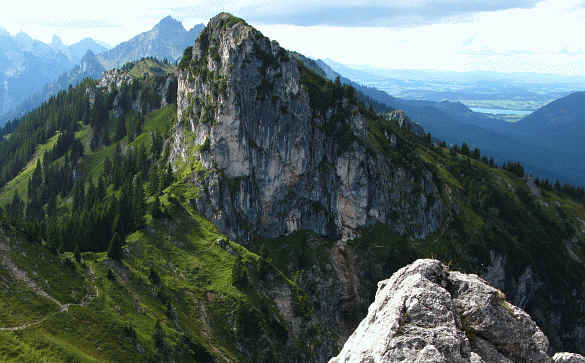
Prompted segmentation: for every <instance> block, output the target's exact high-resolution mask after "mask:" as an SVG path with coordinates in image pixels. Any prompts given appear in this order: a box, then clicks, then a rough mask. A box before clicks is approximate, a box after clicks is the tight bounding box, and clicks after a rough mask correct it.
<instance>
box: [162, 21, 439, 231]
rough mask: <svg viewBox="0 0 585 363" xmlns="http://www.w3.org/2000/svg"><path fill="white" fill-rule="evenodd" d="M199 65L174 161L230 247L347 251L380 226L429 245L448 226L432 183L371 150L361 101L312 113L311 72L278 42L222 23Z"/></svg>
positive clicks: (194, 62) (185, 90)
mask: <svg viewBox="0 0 585 363" xmlns="http://www.w3.org/2000/svg"><path fill="white" fill-rule="evenodd" d="M191 55H192V58H191V59H183V61H182V62H181V63H182V65H181V67H180V68H181V69H180V71H179V88H178V115H177V116H178V123H177V126H176V127H175V129H174V132H173V141H172V144H171V153H170V160H171V162H172V163H173V165H174V167H175V169H176V170H184V169H187V173H185V174H186V175H187V176H186V177H187V178H190V180H189V181H190V182H191V183H192V184H193V185H194V186H195V187H197V188H198V189H199V191H200V193H199V195H198V198H196V199H194V200H193V201H192V203H193V205H194V207H195V208H196V209H197V210H198V211H199V212H201V213H202V214H203V215H205V216H206V217H207V218H208V219H210V220H211V221H212V222H213V223H214V224H215V225H216V226H218V228H219V229H220V230H221V231H222V232H223V233H226V234H227V235H228V236H229V237H230V238H233V239H238V240H248V239H250V238H252V236H255V235H256V236H258V235H260V236H264V237H278V236H282V235H286V234H290V233H293V232H295V231H299V230H310V231H313V232H316V233H318V234H320V235H324V236H330V237H333V238H335V239H342V240H346V239H351V238H354V237H356V235H357V234H358V233H359V229H360V228H362V227H364V226H367V225H372V224H375V223H384V224H387V225H389V226H391V227H392V229H393V230H395V231H396V232H398V233H409V234H410V235H412V236H414V237H415V238H425V237H427V236H428V235H429V234H431V233H433V232H435V231H437V230H438V228H439V226H440V225H441V222H442V221H444V220H445V219H446V216H447V214H448V210H447V209H448V208H446V207H445V206H444V205H443V202H442V200H441V197H440V191H439V190H438V188H437V186H436V184H435V181H434V180H433V177H432V174H431V172H430V171H428V170H417V172H416V173H414V172H412V171H409V170H408V169H407V168H404V167H403V166H402V165H400V164H399V163H398V162H394V161H393V160H391V159H390V158H384V157H380V155H375V153H373V152H372V150H371V149H370V150H368V147H367V146H368V143H369V140H368V137H369V136H368V135H369V131H370V130H369V127H368V116H366V113H364V112H363V110H361V109H360V107H359V106H358V104H357V103H356V101H355V99H353V98H352V97H351V96H348V95H341V96H340V97H339V100H338V101H337V102H338V105H339V107H338V109H336V108H335V102H331V104H329V105H327V104H325V105H324V106H322V105H321V106H322V107H321V106H318V105H316V104H315V100H312V99H311V90H310V86H308V85H307V83H306V80H304V78H303V77H306V75H307V74H308V73H307V72H310V71H309V70H308V69H309V68H308V67H305V66H304V65H303V64H304V63H303V61H302V60H300V58H298V57H296V56H295V55H294V54H292V53H289V52H288V51H286V50H284V49H283V48H281V47H280V46H279V45H278V43H276V42H275V41H270V40H269V39H268V38H266V37H264V36H263V35H262V34H260V33H259V32H258V31H256V30H255V29H253V28H252V27H250V26H249V25H247V24H246V23H245V22H243V21H240V20H239V19H237V18H234V17H232V16H231V15H229V14H220V15H218V16H216V17H215V18H213V19H211V20H210V22H209V24H208V26H207V28H206V29H205V30H204V31H203V32H202V33H201V35H200V37H199V38H198V40H197V41H196V42H195V44H194V46H193V49H192V51H191ZM339 108H341V109H342V110H343V112H338V111H339ZM340 115H341V116H340ZM392 117H393V118H395V120H393V122H395V123H397V124H398V125H399V127H400V125H404V124H405V122H406V121H405V120H406V116H405V115H404V114H403V113H401V112H395V113H393V115H392ZM410 124H412V125H413V127H414V124H413V123H409V125H410ZM409 127H410V126H409ZM340 135H343V137H342V136H340ZM388 135H389V136H388V137H389V138H391V142H392V144H393V145H394V146H396V145H397V144H399V143H400V142H401V140H399V139H397V137H396V135H394V134H392V135H390V134H388ZM342 139H343V140H344V141H343V140H342ZM196 165H198V167H196ZM201 167H202V168H203V169H205V172H204V173H201V172H199V173H197V172H195V173H190V172H189V171H190V170H191V171H195V170H201Z"/></svg>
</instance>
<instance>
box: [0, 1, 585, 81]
mask: <svg viewBox="0 0 585 363" xmlns="http://www.w3.org/2000/svg"><path fill="white" fill-rule="evenodd" d="M534 3H535V1H534V0H506V1H503V0H496V1H484V0H481V1H480V0H433V1H431V0H393V1H388V0H384V1H382V0H370V1H364V0H345V1H343V0H335V1H334V0H324V1H309V0H299V1H298V2H294V3H293V2H290V1H283V0H278V1H277V0H272V1H268V0H217V1H206V0H165V1H164V2H161V1H160V0H141V1H129V0H125V1H120V0H100V1H83V2H81V1H79V0H53V1H42V2H41V1H37V0H19V1H16V2H10V3H7V4H3V6H2V12H1V13H0V26H3V27H5V28H7V29H8V30H9V31H10V32H11V33H16V32H18V31H20V30H23V31H25V32H27V33H29V34H30V35H31V36H33V37H34V38H37V39H41V40H43V41H46V42H48V41H50V39H51V37H52V35H53V34H57V35H59V36H61V37H62V38H63V40H64V41H65V43H72V42H74V41H77V40H80V39H82V38H84V37H92V38H94V39H98V40H102V41H106V42H108V43H110V44H112V45H114V44H117V43H119V42H120V41H123V40H127V39H129V38H130V37H132V36H134V35H136V34H138V33H140V32H143V31H146V30H148V29H150V28H152V26H154V25H155V24H156V23H157V22H158V21H159V20H160V19H161V18H163V17H164V16H166V15H172V16H174V17H175V18H177V19H179V20H182V21H183V22H184V24H185V26H187V27H190V26H193V25H194V24H195V23H199V22H205V21H207V19H209V17H211V16H213V15H215V14H216V13H217V12H219V11H224V10H225V11H230V12H233V13H234V14H236V15H241V12H246V11H248V12H250V11H252V10H253V11H255V13H253V14H250V15H251V18H247V20H248V21H249V22H250V23H251V24H252V25H255V26H257V27H258V28H259V29H260V30H262V31H263V32H264V33H265V34H266V35H267V36H269V37H271V38H273V39H276V40H278V41H279V42H280V43H281V44H282V45H283V46H285V47H287V48H290V49H293V50H297V51H299V52H301V53H304V54H306V55H309V56H313V57H318V58H331V59H334V60H336V61H339V62H342V63H346V64H364V65H370V66H376V67H382V68H408V69H442V70H462V71H463V70H499V71H511V72H514V71H526V72H554V73H563V74H581V75H585V43H584V42H583V40H582V34H585V21H583V20H584V19H585V4H584V2H583V0H543V1H541V2H539V3H537V4H536V5H535V6H533V4H534ZM291 4H294V5H291ZM488 6H490V7H488ZM510 7H512V8H510ZM514 7H520V8H514ZM458 8H460V9H459V10H457V9H458ZM320 9H321V10H320ZM331 9H337V10H338V12H337V13H335V12H330V11H331ZM344 9H345V10H344ZM347 9H349V10H356V9H358V10H359V9H362V10H360V12H358V11H357V10H356V12H355V13H356V14H358V15H359V14H362V13H367V11H368V9H370V10H372V9H374V10H375V9H382V10H384V11H387V10H388V9H394V10H393V11H394V12H395V13H396V14H397V16H395V17H392V16H391V14H390V15H389V14H388V13H384V14H382V15H381V16H377V15H376V14H373V15H371V18H370V20H372V21H373V22H374V24H373V25H374V26H367V27H364V26H363V24H362V23H363V22H364V20H360V22H353V23H351V24H349V25H352V26H351V27H350V26H346V25H348V24H347V23H348V18H347V14H348V12H347ZM363 9H365V10H363ZM478 9H484V10H490V11H483V12H475V11H476V10H478ZM493 9H503V10H493ZM349 14H350V15H351V12H350V13H349ZM271 16H272V18H273V19H272V21H268V20H269V19H271ZM303 17H305V18H306V19H305V20H303ZM354 17H355V18H363V16H359V17H358V16H357V15H354ZM299 19H300V20H299ZM327 19H331V21H329V22H327V24H329V25H313V26H300V25H298V24H299V23H303V21H304V22H307V23H316V24H321V23H323V22H326V21H325V20H327ZM376 19H378V20H379V19H385V20H384V21H385V22H384V23H380V22H379V21H377V22H376ZM404 19H410V20H411V21H414V22H415V23H414V24H423V25H417V26H413V25H412V23H411V24H409V25H410V26H408V27H404V26H402V25H404V22H403V21H404ZM277 20H279V21H280V22H282V23H284V25H282V24H274V22H275V21H277ZM344 22H345V23H344ZM268 23H270V24H268ZM337 23H341V25H343V26H340V25H338V26H332V25H331V24H337ZM287 24H288V25H287ZM291 24H297V25H291ZM344 24H345V25H344ZM366 24H369V23H366ZM382 25H384V26H382Z"/></svg>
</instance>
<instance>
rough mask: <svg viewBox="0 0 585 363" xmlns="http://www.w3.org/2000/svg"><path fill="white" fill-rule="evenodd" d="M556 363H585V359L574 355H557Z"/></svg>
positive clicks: (554, 358)
mask: <svg viewBox="0 0 585 363" xmlns="http://www.w3.org/2000/svg"><path fill="white" fill-rule="evenodd" d="M553 361H554V362H555V363H585V357H583V356H582V355H579V354H574V353H557V354H555V355H554V356H553Z"/></svg>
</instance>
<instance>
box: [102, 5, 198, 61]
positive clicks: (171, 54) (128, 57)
mask: <svg viewBox="0 0 585 363" xmlns="http://www.w3.org/2000/svg"><path fill="white" fill-rule="evenodd" d="M204 27H205V25H203V24H197V25H195V26H194V27H193V28H191V29H190V30H185V28H184V27H183V24H181V23H180V22H179V21H177V20H175V19H173V18H172V17H170V16H167V17H166V18H164V19H162V20H161V21H160V22H159V23H158V24H157V25H155V26H154V28H152V29H151V30H149V31H147V32H144V33H142V34H139V35H137V36H135V37H134V38H132V39H130V40H128V41H126V42H123V43H120V44H119V45H117V46H116V47H114V48H112V49H110V50H108V51H106V52H103V53H101V54H99V55H98V59H99V60H100V63H102V65H103V66H104V67H105V68H106V69H112V68H116V67H120V66H121V65H123V64H125V63H127V62H129V61H133V60H138V59H140V58H144V57H155V58H158V59H168V60H170V61H176V60H178V59H179V58H180V57H182V56H183V51H184V50H185V48H187V47H189V46H190V45H192V43H193V41H194V40H195V39H196V38H197V36H198V35H199V32H201V30H202V29H203V28H204Z"/></svg>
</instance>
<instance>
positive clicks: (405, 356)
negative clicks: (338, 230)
mask: <svg viewBox="0 0 585 363" xmlns="http://www.w3.org/2000/svg"><path fill="white" fill-rule="evenodd" d="M548 352H549V342H548V339H547V337H546V336H545V335H544V334H543V332H542V331H541V330H540V328H539V327H538V326H537V325H536V323H535V322H534V321H533V320H532V319H531V318H530V316H529V315H528V314H526V313H525V312H524V311H522V310H521V309H519V308H517V307H516V306H514V305H512V304H510V303H509V302H507V301H506V298H505V296H504V294H503V293H502V292H501V291H500V290H498V289H496V288H493V287H491V286H490V285H488V284H487V282H486V281H485V280H483V279H481V278H479V277H478V276H476V275H466V274H462V273H460V272H456V271H449V269H448V268H447V267H446V266H445V265H443V264H441V263H440V262H439V261H436V260H417V261H415V262H414V263H413V264H411V265H408V266H406V267H404V268H402V269H400V270H399V271H397V272H396V273H395V274H394V275H392V277H391V278H390V279H388V280H384V281H381V282H379V283H378V292H377V293H376V298H375V301H374V303H373V304H372V305H370V308H369V310H368V315H367V317H366V318H365V319H364V320H362V322H361V323H360V325H359V326H358V328H357V329H356V330H355V331H354V333H353V334H352V335H351V337H350V338H349V339H348V341H347V342H346V344H345V346H344V347H343V349H342V351H341V352H340V353H339V355H338V356H337V357H335V358H333V359H331V360H330V363H341V362H454V363H456V362H582V361H583V360H582V359H583V357H582V356H579V355H577V354H569V353H559V354H556V355H555V356H554V357H553V358H551V357H550V356H549V355H548Z"/></svg>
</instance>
